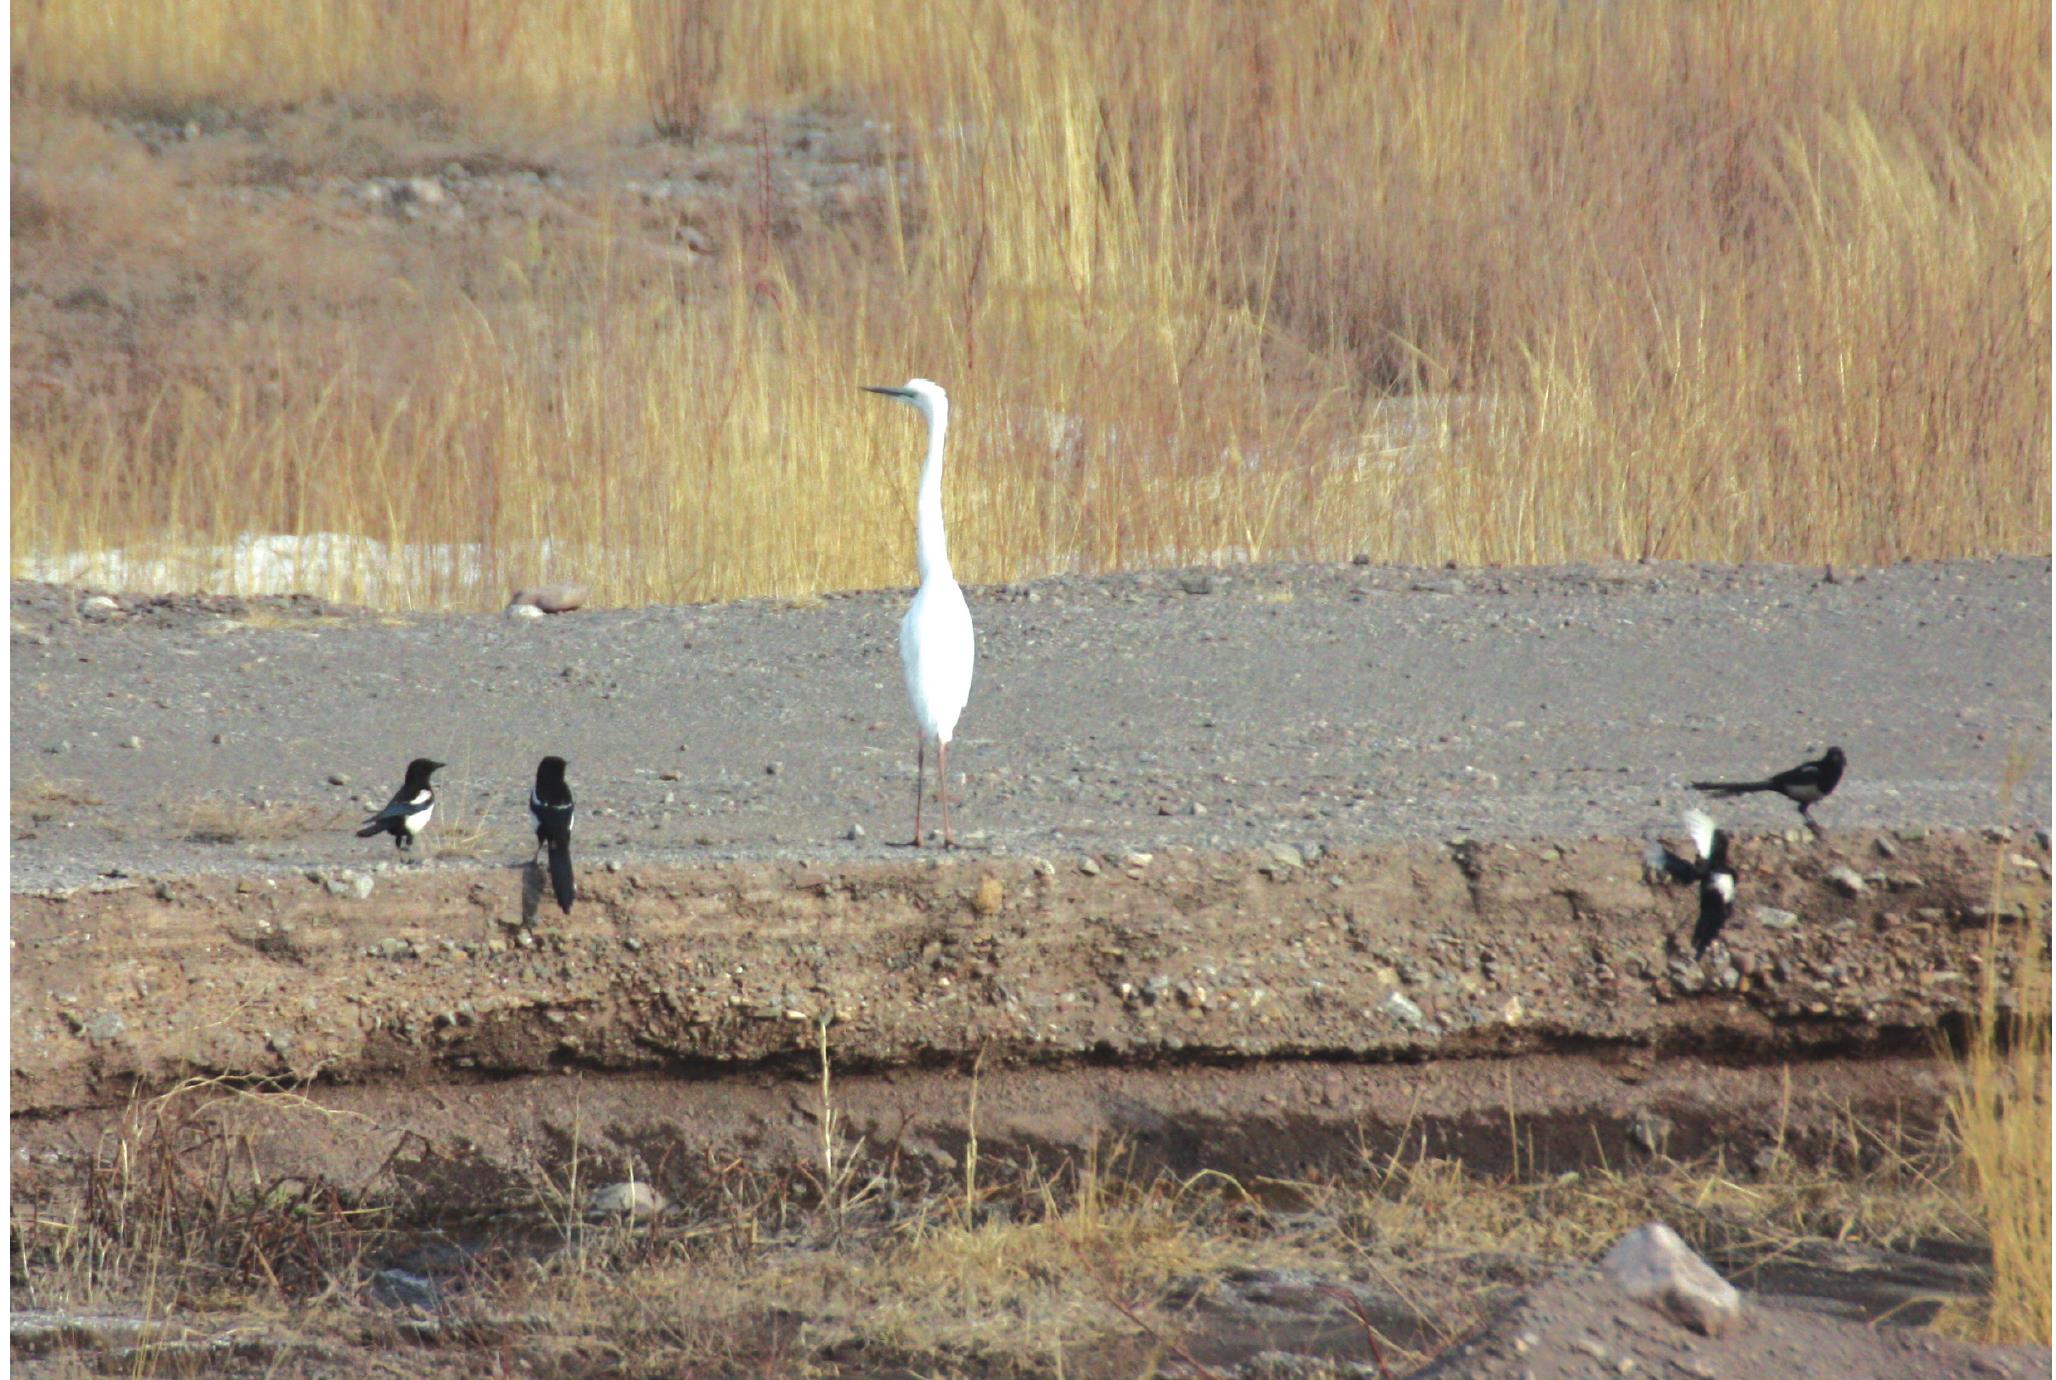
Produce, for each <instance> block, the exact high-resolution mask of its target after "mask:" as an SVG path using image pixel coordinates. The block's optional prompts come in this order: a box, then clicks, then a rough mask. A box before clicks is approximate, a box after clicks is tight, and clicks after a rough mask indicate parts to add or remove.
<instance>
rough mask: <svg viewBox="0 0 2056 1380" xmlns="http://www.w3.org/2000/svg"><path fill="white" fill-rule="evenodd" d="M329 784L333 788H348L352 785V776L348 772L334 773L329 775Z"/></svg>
mask: <svg viewBox="0 0 2056 1380" xmlns="http://www.w3.org/2000/svg"><path fill="white" fill-rule="evenodd" d="M328 784H329V785H331V786H347V785H349V784H350V774H349V773H348V772H341V771H332V772H330V773H329V774H328Z"/></svg>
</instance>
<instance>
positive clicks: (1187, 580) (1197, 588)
mask: <svg viewBox="0 0 2056 1380" xmlns="http://www.w3.org/2000/svg"><path fill="white" fill-rule="evenodd" d="M1178 588H1180V589H1182V590H1184V591H1185V592H1186V593H1187V594H1212V593H1213V592H1214V577H1213V576H1211V575H1208V574H1205V573H1204V572H1202V573H1200V574H1196V575H1180V576H1179V577H1178Z"/></svg>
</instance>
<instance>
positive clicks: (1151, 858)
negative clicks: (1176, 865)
mask: <svg viewBox="0 0 2056 1380" xmlns="http://www.w3.org/2000/svg"><path fill="white" fill-rule="evenodd" d="M1155 861H1156V854H1154V853H1128V854H1125V855H1123V857H1122V858H1121V866H1123V867H1132V868H1135V869H1136V870H1138V871H1140V870H1141V869H1142V868H1145V867H1148V866H1149V865H1150V864H1151V863H1153V862H1155Z"/></svg>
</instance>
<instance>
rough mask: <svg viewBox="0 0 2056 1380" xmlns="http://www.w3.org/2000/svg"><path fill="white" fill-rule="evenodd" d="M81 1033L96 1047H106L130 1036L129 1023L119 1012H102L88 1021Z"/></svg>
mask: <svg viewBox="0 0 2056 1380" xmlns="http://www.w3.org/2000/svg"><path fill="white" fill-rule="evenodd" d="M79 1033H80V1034H82V1035H84V1036H85V1037H86V1038H87V1039H88V1040H91V1041H92V1042H93V1043H94V1044H96V1045H104V1044H107V1043H109V1042H110V1041H114V1040H119V1039H120V1038H121V1037H122V1036H124V1035H126V1034H128V1022H127V1021H125V1020H123V1019H122V1018H121V1013H120V1012H119V1011H102V1012H100V1013H99V1014H98V1015H96V1016H94V1017H93V1018H92V1019H91V1020H89V1021H87V1022H86V1024H85V1026H84V1028H83V1029H82V1030H80V1032H79Z"/></svg>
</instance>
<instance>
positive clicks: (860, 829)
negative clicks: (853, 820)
mask: <svg viewBox="0 0 2056 1380" xmlns="http://www.w3.org/2000/svg"><path fill="white" fill-rule="evenodd" d="M843 837H844V838H846V839H848V840H849V841H850V842H851V843H855V842H857V840H859V839H861V838H863V837H864V826H863V825H861V824H852V825H851V826H850V827H849V829H848V831H847V832H846V833H845V834H844V835H843Z"/></svg>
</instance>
